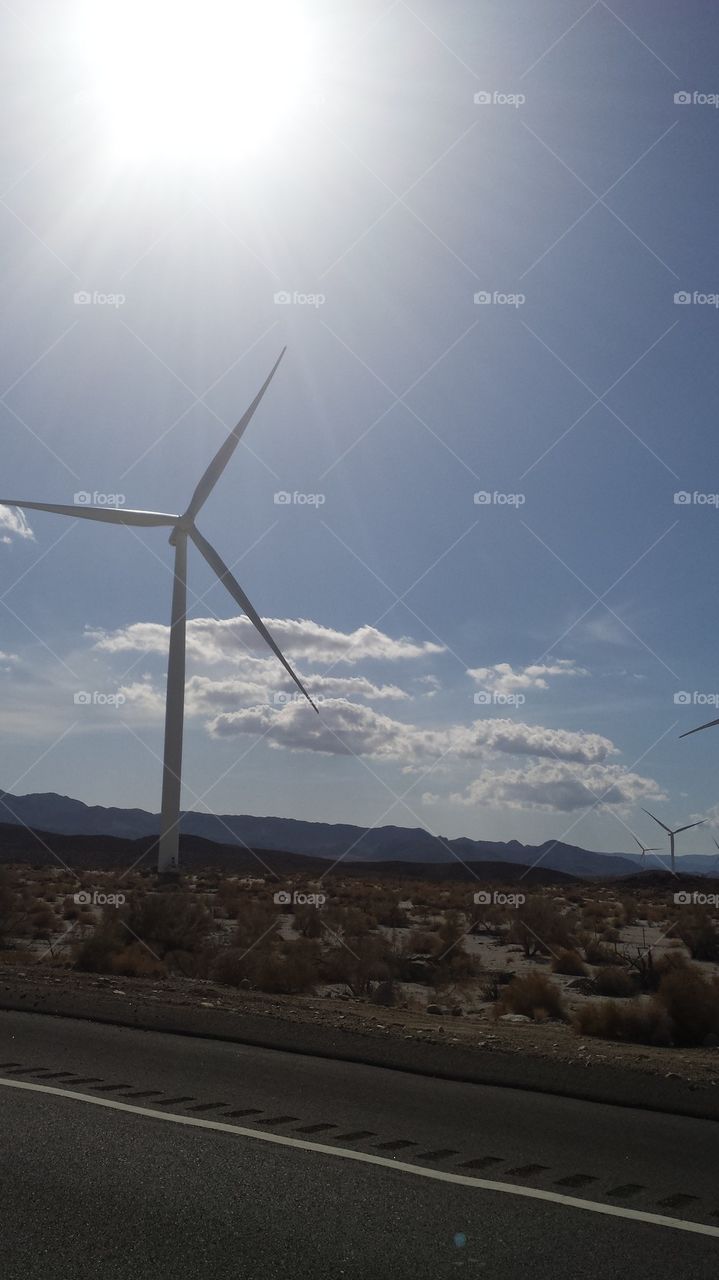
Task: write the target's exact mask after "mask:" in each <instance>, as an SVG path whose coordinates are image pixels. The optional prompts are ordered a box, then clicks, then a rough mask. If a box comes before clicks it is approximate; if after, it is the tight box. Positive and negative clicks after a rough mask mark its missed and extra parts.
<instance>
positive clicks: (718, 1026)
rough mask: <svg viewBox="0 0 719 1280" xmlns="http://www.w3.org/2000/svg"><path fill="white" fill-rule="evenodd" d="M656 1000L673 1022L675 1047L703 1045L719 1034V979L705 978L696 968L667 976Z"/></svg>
mask: <svg viewBox="0 0 719 1280" xmlns="http://www.w3.org/2000/svg"><path fill="white" fill-rule="evenodd" d="M655 999H656V1000H657V1002H658V1003H659V1004H661V1005H662V1006H663V1007H664V1009H666V1012H667V1014H668V1015H669V1017H670V1019H671V1022H672V1026H673V1028H674V1035H673V1039H674V1043H675V1044H679V1045H690V1044H703V1043H704V1040H705V1039H706V1037H707V1036H710V1035H717V1034H719V978H709V979H707V978H705V977H704V975H703V974H702V972H701V969H698V968H697V967H696V965H687V966H686V968H684V969H675V970H674V971H673V972H672V971H670V972H667V973H665V975H664V977H663V978H662V980H661V982H660V984H659V990H658V992H657V994H656V997H655Z"/></svg>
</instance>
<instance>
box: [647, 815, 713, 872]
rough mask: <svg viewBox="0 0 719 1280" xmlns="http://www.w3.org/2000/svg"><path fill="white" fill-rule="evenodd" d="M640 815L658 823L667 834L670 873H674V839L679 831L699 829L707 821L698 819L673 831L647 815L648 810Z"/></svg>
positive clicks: (663, 823)
mask: <svg viewBox="0 0 719 1280" xmlns="http://www.w3.org/2000/svg"><path fill="white" fill-rule="evenodd" d="M642 813H646V814H649V817H650V818H654V821H655V822H656V823H658V824H659V826H660V827H663V828H664V830H665V831H666V832H667V833H668V835H669V856H670V858H671V863H672V871H674V837H675V836H678V835H679V832H680V831H690V830H691V828H692V827H701V826H702V824H703V823H704V822H706V821H707V819H706V818H700V819H699V821H698V822H688V823H687V824H686V826H685V827H675V828H674V830H672V828H671V827H668V826H667V825H666V823H665V822H662V821H661V819H660V818H655V817H654V814H653V813H649V810H648V809H642Z"/></svg>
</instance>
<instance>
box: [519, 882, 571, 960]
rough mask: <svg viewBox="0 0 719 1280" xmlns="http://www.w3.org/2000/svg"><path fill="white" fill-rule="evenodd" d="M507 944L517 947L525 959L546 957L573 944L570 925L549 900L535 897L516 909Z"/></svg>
mask: <svg viewBox="0 0 719 1280" xmlns="http://www.w3.org/2000/svg"><path fill="white" fill-rule="evenodd" d="M508 936H509V941H510V942H514V943H518V944H519V945H520V946H521V948H522V950H523V951H524V954H525V956H527V957H528V958H531V957H532V956H534V955H537V954H543V955H544V954H546V953H547V952H549V951H552V950H556V949H557V948H558V947H565V948H569V947H571V946H572V944H573V942H574V938H573V936H572V931H571V928H570V922H569V920H568V919H567V918H566V916H563V915H562V914H561V912H560V911H559V910H558V908H557V907H556V906H555V905H554V903H553V902H550V901H549V899H548V898H542V897H540V896H539V895H535V896H532V897H529V898H527V901H526V902H524V903H522V906H521V907H518V908H517V910H516V911H515V913H514V916H513V917H512V923H511V925H510V926H509V935H508Z"/></svg>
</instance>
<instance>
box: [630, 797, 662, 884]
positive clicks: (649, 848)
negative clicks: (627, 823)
mask: <svg viewBox="0 0 719 1280" xmlns="http://www.w3.org/2000/svg"><path fill="white" fill-rule="evenodd" d="M644 812H645V813H646V809H645V810H644ZM632 840H633V841H634V843H635V844H638V845H639V848H640V849H641V851H642V871H643V870H644V867H645V865H646V861H647V854H648V853H659V849H658V848H656V847H652V846H650V845H648V844H642V842H641V840H638V839H637V837H636V836H635V834H634V832H633V831H632Z"/></svg>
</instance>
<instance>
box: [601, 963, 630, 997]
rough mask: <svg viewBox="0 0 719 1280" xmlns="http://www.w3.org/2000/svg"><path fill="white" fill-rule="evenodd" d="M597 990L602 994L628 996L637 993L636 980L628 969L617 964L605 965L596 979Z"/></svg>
mask: <svg viewBox="0 0 719 1280" xmlns="http://www.w3.org/2000/svg"><path fill="white" fill-rule="evenodd" d="M594 982H595V985H596V988H597V992H598V994H599V995H600V996H620V997H622V998H627V997H628V996H633V995H636V992H637V988H636V984H635V982H633V981H632V978H631V976H630V975H629V974H628V973H627V971H626V969H620V967H619V965H617V964H608V965H604V966H603V967H602V968H601V969H599V971H598V972H597V975H596V978H595V979H594Z"/></svg>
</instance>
